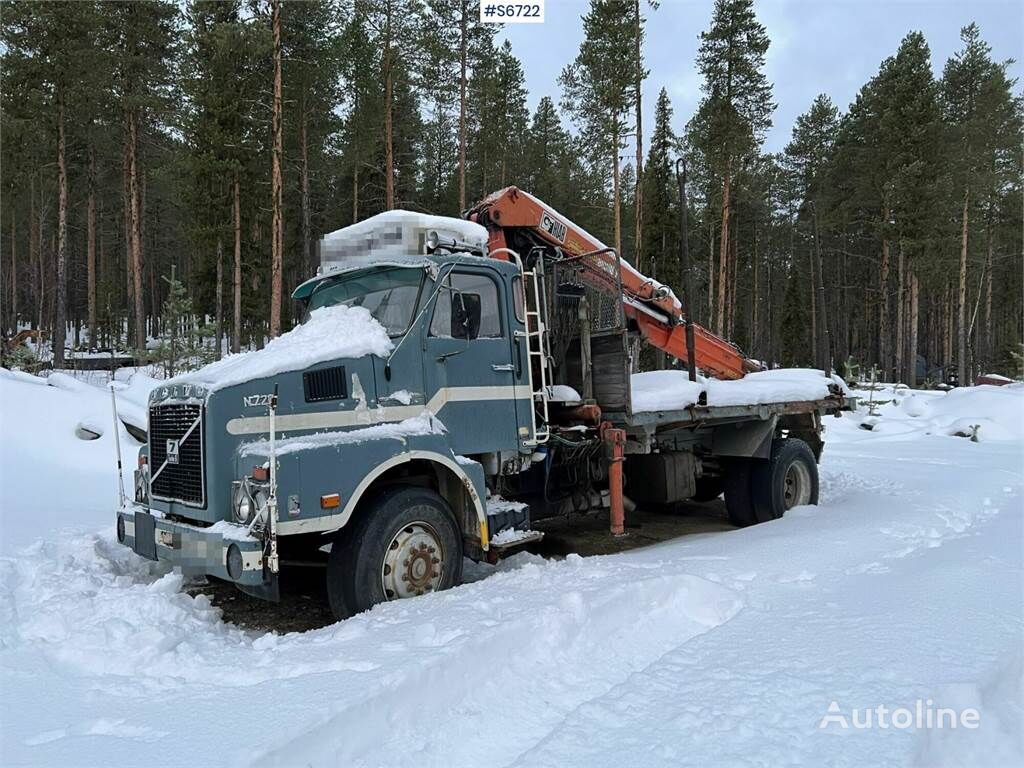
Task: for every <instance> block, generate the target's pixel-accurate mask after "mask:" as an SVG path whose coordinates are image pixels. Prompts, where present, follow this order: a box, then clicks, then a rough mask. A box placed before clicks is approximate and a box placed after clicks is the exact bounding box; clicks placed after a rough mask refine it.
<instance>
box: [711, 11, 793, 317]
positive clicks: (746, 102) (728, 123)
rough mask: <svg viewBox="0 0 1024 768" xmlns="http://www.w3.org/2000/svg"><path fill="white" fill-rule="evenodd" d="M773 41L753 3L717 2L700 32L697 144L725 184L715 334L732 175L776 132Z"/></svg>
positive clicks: (722, 305) (721, 305) (721, 306)
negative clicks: (770, 67)
mask: <svg viewBox="0 0 1024 768" xmlns="http://www.w3.org/2000/svg"><path fill="white" fill-rule="evenodd" d="M768 45H769V40H768V35H767V33H766V32H765V28H764V26H763V25H761V24H760V23H759V22H758V21H757V18H756V16H755V15H754V9H753V0H715V10H714V13H713V15H712V19H711V26H710V28H709V29H708V31H707V32H702V33H701V44H700V49H699V51H698V53H697V67H698V69H699V70H700V72H701V75H702V76H703V78H704V83H703V85H702V86H701V88H702V90H703V92H704V98H703V99H702V100H701V103H700V106H699V107H698V110H697V114H696V115H695V116H694V118H693V120H692V127H693V129H692V130H691V135H692V140H693V142H694V144H695V145H696V146H697V148H698V149H699V150H700V151H701V152H702V153H703V154H704V155H705V156H706V157H707V163H708V165H709V167H710V168H711V169H712V170H713V171H714V173H715V175H716V176H717V177H718V178H719V179H721V189H722V203H721V211H722V224H721V235H720V238H719V265H718V277H717V280H718V297H717V314H716V315H715V330H716V332H718V333H723V332H724V329H725V319H726V318H725V312H726V299H727V296H726V286H727V281H728V275H729V271H730V264H729V254H730V249H729V231H730V230H729V212H730V202H731V200H730V191H731V187H730V185H731V183H732V177H733V174H734V173H736V171H737V169H738V167H739V166H740V165H741V164H742V161H743V158H744V157H745V156H747V155H750V154H751V153H754V152H755V151H756V150H757V148H758V147H759V146H760V144H761V142H762V141H763V138H764V134H765V132H766V131H767V130H768V129H769V128H770V127H771V124H772V123H771V115H772V111H773V110H774V109H775V104H774V103H773V102H772V87H771V84H770V83H769V82H768V80H767V78H766V77H765V75H764V72H763V68H764V60H765V53H766V52H767V50H768Z"/></svg>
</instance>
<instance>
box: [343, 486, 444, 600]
mask: <svg viewBox="0 0 1024 768" xmlns="http://www.w3.org/2000/svg"><path fill="white" fill-rule="evenodd" d="M357 514H358V515H359V520H358V521H355V522H354V523H353V524H352V525H353V526H354V527H352V530H351V531H349V530H348V529H347V528H346V529H343V530H342V531H340V532H339V534H338V538H337V539H336V540H335V544H334V546H332V547H331V555H330V558H329V559H328V562H327V595H328V599H329V600H330V604H331V610H332V612H333V613H334V615H335V617H337V618H338V619H344V618H348V617H349V616H352V615H355V614H357V613H362V612H363V611H365V610H368V609H370V608H372V607H373V606H374V605H376V604H377V603H383V602H386V601H388V600H400V599H403V598H406V597H415V596H417V595H423V594H427V593H428V592H437V591H440V590H443V589H449V588H450V587H453V586H455V585H456V584H458V583H459V582H460V581H461V580H462V534H461V532H460V531H459V526H458V523H456V521H455V516H454V515H453V514H452V511H451V508H450V507H449V506H448V504H447V503H446V502H445V500H444V499H442V498H441V497H440V496H438V495H437V494H436V493H435V492H434V491H432V490H430V489H428V488H419V487H403V488H396V489H392V490H389V491H385V492H384V493H383V494H381V495H380V496H378V497H377V498H376V499H374V500H373V501H372V502H371V503H370V504H369V505H368V506H365V507H363V508H361V509H360V510H358V512H357Z"/></svg>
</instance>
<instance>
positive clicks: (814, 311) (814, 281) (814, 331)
mask: <svg viewBox="0 0 1024 768" xmlns="http://www.w3.org/2000/svg"><path fill="white" fill-rule="evenodd" d="M814 262H815V257H814V248H813V246H812V248H811V250H809V251H808V252H807V264H808V266H809V267H810V268H811V359H812V360H814V364H815V365H819V364H820V363H821V360H820V359H819V358H820V357H821V348H820V347H819V346H818V275H817V270H815V268H814Z"/></svg>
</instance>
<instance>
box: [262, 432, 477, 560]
mask: <svg viewBox="0 0 1024 768" xmlns="http://www.w3.org/2000/svg"><path fill="white" fill-rule="evenodd" d="M418 459H422V460H426V461H430V462H433V463H435V464H440V465H441V466H443V467H444V468H445V469H447V470H449V471H451V472H452V474H454V475H455V476H456V477H457V478H459V480H461V481H462V485H463V487H465V489H466V492H467V493H468V494H469V497H470V499H471V500H472V502H473V507H474V510H475V512H476V517H477V522H478V524H479V526H480V541H481V545H482V546H483V548H484V549H485V550H486V549H487V546H488V540H489V537H488V531H487V515H486V511H485V509H484V504H483V500H482V499H481V498H480V492H479V491H478V490H477V486H476V483H474V481H473V479H472V478H471V477H470V476H469V474H468V473H467V472H466V470H465V469H464V468H463V466H462V465H460V464H459V463H458V462H457V461H456V460H455V458H454V454H452V453H451V451H449V455H447V456H446V455H445V454H443V453H439V452H437V451H429V450H419V449H412V450H408V451H403V452H401V453H397V454H395V455H394V456H392V457H391V458H389V459H386V460H384V461H382V462H381V463H379V464H377V465H376V466H375V467H374V468H373V469H372V470H370V471H369V472H368V473H367V474H366V475H365V476H364V477H363V478H362V480H360V481H359V483H358V484H357V485H356V487H355V489H354V490H353V491H352V492H351V494H349V497H348V499H347V500H346V502H345V505H344V507H342V509H341V511H340V512H338V513H336V514H333V515H321V516H317V517H310V518H305V519H299V520H281V521H280V522H279V523H278V527H277V530H278V533H279V534H282V535H286V536H287V535H292V534H297V533H330V532H333V531H336V530H339V529H340V528H343V527H345V525H347V524H348V521H349V520H350V519H351V517H352V514H353V513H354V512H355V509H356V506H357V505H358V504H359V501H360V499H362V497H363V494H365V493H366V491H367V489H369V488H370V487H371V486H372V485H373V482H374V481H375V480H376V479H377V478H378V477H380V476H381V475H383V474H384V473H385V472H387V471H388V470H389V469H393V468H394V467H396V466H399V465H401V464H406V463H408V462H410V461H415V460H418ZM477 466H479V465H477ZM481 480H482V476H481Z"/></svg>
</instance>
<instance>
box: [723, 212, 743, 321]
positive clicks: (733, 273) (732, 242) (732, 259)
mask: <svg viewBox="0 0 1024 768" xmlns="http://www.w3.org/2000/svg"><path fill="white" fill-rule="evenodd" d="M732 229H733V231H732V234H731V236H730V238H729V249H730V250H731V251H732V254H731V255H730V256H729V285H728V289H727V290H726V297H727V303H728V305H729V310H728V312H727V314H726V320H725V337H726V338H727V339H731V338H733V337H734V336H735V334H736V296H737V294H738V293H739V291H737V290H736V288H737V285H738V284H739V263H740V247H739V242H740V238H739V231H740V230H739V217H735V218H734V220H733V226H732Z"/></svg>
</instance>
